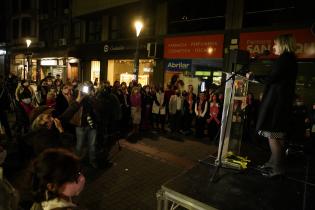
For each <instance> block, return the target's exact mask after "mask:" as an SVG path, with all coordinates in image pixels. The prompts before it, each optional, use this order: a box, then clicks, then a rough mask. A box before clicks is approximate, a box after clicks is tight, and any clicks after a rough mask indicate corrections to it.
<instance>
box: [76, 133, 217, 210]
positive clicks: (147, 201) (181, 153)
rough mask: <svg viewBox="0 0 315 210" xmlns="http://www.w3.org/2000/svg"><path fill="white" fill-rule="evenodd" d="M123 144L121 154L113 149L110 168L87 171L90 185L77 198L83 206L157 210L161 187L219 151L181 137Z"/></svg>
mask: <svg viewBox="0 0 315 210" xmlns="http://www.w3.org/2000/svg"><path fill="white" fill-rule="evenodd" d="M178 138H181V140H178ZM120 144H121V146H122V150H121V151H118V150H117V148H114V149H113V150H114V151H113V152H112V153H113V157H112V162H113V166H112V167H111V168H109V169H107V170H105V171H103V170H100V171H98V172H95V171H94V172H91V171H87V173H88V176H87V177H88V178H87V185H86V187H85V189H84V191H83V192H82V193H81V195H80V196H79V199H78V200H79V203H80V205H82V206H84V207H86V208H88V209H98V210H102V209H107V210H108V209H110V210H153V209H156V208H157V199H156V193H157V191H158V190H159V189H160V188H161V186H162V184H164V183H165V182H166V181H168V180H169V179H171V178H173V177H176V176H178V175H180V174H182V173H185V172H186V171H187V170H189V169H190V168H192V167H193V166H195V165H196V164H198V160H200V159H202V158H205V157H206V156H208V155H210V154H212V153H214V152H215V150H216V147H215V146H213V145H210V144H209V145H206V144H204V143H203V142H198V141H193V140H187V138H186V139H185V138H184V137H181V136H179V135H178V136H177V139H176V140H174V139H171V138H169V137H168V136H167V135H162V136H159V135H151V136H150V137H143V138H142V139H141V140H140V141H138V142H137V143H130V142H128V141H126V140H121V141H120Z"/></svg>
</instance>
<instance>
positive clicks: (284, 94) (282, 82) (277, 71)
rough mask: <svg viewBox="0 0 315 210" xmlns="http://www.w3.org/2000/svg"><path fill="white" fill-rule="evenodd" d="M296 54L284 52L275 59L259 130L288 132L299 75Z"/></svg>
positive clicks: (258, 123) (259, 121)
mask: <svg viewBox="0 0 315 210" xmlns="http://www.w3.org/2000/svg"><path fill="white" fill-rule="evenodd" d="M297 69H298V67H297V62H296V57H295V54H293V53H288V52H284V53H283V54H281V55H280V57H279V58H278V59H277V60H276V61H275V63H274V65H273V67H272V72H271V74H270V76H269V78H268V80H267V83H266V86H265V90H264V95H263V98H262V103H261V106H260V110H259V114H258V119H257V125H256V129H257V130H263V131H271V132H286V131H287V129H288V122H289V117H290V114H291V110H292V104H293V100H294V91H295V80H296V76H297Z"/></svg>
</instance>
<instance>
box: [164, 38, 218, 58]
mask: <svg viewBox="0 0 315 210" xmlns="http://www.w3.org/2000/svg"><path fill="white" fill-rule="evenodd" d="M223 41H224V35H223V34H218V35H204V36H182V37H168V38H165V39H164V58H222V57H223Z"/></svg>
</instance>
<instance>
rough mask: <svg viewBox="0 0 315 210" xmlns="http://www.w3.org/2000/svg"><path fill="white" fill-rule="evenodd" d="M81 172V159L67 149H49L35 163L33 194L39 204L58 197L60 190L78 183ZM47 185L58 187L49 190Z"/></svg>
mask: <svg viewBox="0 0 315 210" xmlns="http://www.w3.org/2000/svg"><path fill="white" fill-rule="evenodd" d="M79 172H80V161H79V158H78V157H77V156H76V155H74V154H73V153H71V152H70V151H68V150H65V149H61V148H60V149H56V148H53V149H47V150H45V151H44V152H42V153H41V154H40V155H39V156H38V157H37V158H36V160H35V161H34V163H33V183H32V185H33V186H32V187H33V193H34V196H35V197H34V198H35V200H36V201H37V202H41V201H44V200H50V199H54V198H56V197H58V188H59V187H61V186H62V185H63V184H65V183H66V182H73V181H76V179H77V178H78V173H79ZM47 184H53V185H55V186H56V189H55V190H48V189H47ZM47 196H48V197H47Z"/></svg>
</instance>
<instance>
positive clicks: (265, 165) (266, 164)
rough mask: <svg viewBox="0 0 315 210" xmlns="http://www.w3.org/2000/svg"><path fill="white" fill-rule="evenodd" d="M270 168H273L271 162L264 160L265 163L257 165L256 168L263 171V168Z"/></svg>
mask: <svg viewBox="0 0 315 210" xmlns="http://www.w3.org/2000/svg"><path fill="white" fill-rule="evenodd" d="M272 168H273V166H272V165H271V163H269V162H266V163H265V164H263V165H259V166H257V169H258V170H263V171H265V170H272Z"/></svg>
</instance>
